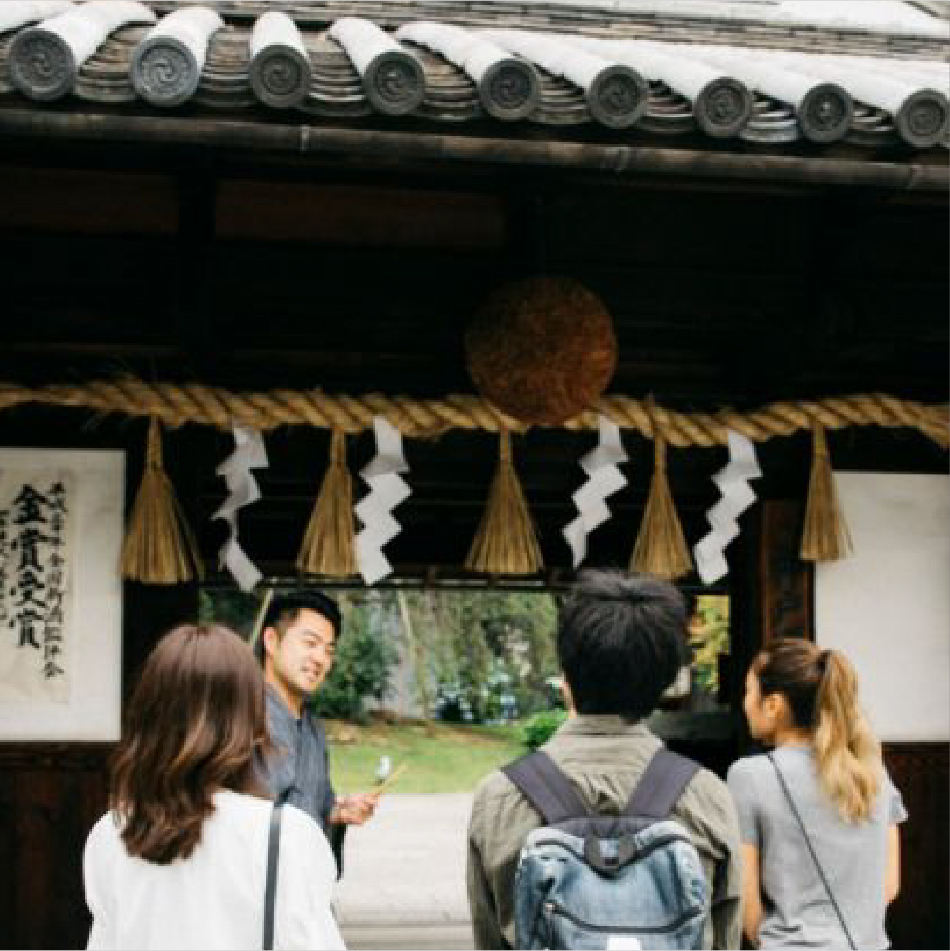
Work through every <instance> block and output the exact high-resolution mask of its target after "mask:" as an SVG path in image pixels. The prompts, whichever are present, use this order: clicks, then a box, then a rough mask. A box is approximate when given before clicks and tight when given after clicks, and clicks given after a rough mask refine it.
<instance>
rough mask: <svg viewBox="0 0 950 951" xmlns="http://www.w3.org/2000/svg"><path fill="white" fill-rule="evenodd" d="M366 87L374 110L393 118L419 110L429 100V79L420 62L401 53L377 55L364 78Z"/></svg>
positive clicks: (391, 51) (392, 52) (389, 52)
mask: <svg viewBox="0 0 950 951" xmlns="http://www.w3.org/2000/svg"><path fill="white" fill-rule="evenodd" d="M363 88H364V90H365V92H366V97H367V98H368V99H369V101H370V102H371V103H372V105H373V108H374V109H376V110H378V111H379V112H383V113H385V114H386V115H390V116H402V115H405V114H406V113H408V112H412V111H413V110H414V109H416V108H417V107H418V106H419V105H420V104H421V103H422V100H423V99H424V98H425V93H426V77H425V73H424V72H423V69H422V66H421V65H420V63H419V61H418V60H417V59H416V58H415V57H414V56H411V55H410V54H409V53H405V52H402V51H400V50H386V52H384V53H379V54H378V55H377V56H374V57H373V59H372V61H371V62H370V64H369V66H367V67H366V73H365V74H364V76H363Z"/></svg>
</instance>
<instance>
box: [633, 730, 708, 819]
mask: <svg viewBox="0 0 950 951" xmlns="http://www.w3.org/2000/svg"><path fill="white" fill-rule="evenodd" d="M698 770H699V764H698V763H694V762H693V761H692V760H691V759H687V758H686V757H685V756H680V755H679V754H678V753H674V752H672V751H671V750H668V749H666V747H665V746H661V747H660V748H659V749H658V750H657V751H656V752H655V753H654V754H653V758H652V759H651V760H650V762H649V763H648V764H647V768H646V769H645V770H644V772H643V775H642V776H641V777H640V782H638V783H637V785H636V788H635V789H634V790H633V793H632V795H631V796H630V801H629V802H628V803H627V808H626V809H624V811H623V814H624V815H625V816H644V817H645V818H649V819H665V818H666V817H667V816H669V814H670V813H671V812H672V811H673V807H674V806H675V805H676V803H677V802H678V801H679V798H680V796H682V795H683V790H684V789H686V787H687V786H688V785H689V781H690V780H691V779H692V778H693V776H695V775H696V773H697V771H698Z"/></svg>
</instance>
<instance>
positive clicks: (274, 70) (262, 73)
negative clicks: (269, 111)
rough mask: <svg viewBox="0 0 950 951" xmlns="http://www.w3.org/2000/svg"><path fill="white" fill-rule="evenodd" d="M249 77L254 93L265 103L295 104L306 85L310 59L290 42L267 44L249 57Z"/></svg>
mask: <svg viewBox="0 0 950 951" xmlns="http://www.w3.org/2000/svg"><path fill="white" fill-rule="evenodd" d="M250 78H251V88H252V89H253V90H254V95H255V96H257V98H258V99H259V100H260V101H261V102H263V103H264V104H265V105H267V106H273V107H274V108H276V109H286V108H289V107H291V106H297V105H299V104H300V103H301V102H303V101H304V99H306V98H307V92H308V91H309V89H310V78H311V69H310V60H309V59H308V58H307V57H306V56H304V55H303V54H302V53H301V52H300V50H297V49H294V48H293V47H292V46H283V45H278V44H275V45H273V46H268V47H267V48H266V49H263V50H261V52H260V53H258V54H257V56H255V57H254V59H253V60H252V61H251V69H250Z"/></svg>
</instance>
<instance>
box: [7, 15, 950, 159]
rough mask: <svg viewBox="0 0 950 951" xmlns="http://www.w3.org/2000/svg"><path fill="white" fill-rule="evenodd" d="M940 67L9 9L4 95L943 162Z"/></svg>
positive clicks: (284, 19)
mask: <svg viewBox="0 0 950 951" xmlns="http://www.w3.org/2000/svg"><path fill="white" fill-rule="evenodd" d="M948 77H950V69H948V66H947V64H946V63H941V62H936V61H924V60H917V59H912V60H900V59H895V58H884V57H858V56H844V55H833V54H809V53H801V52H791V51H776V50H764V49H751V48H744V47H736V46H712V45H699V44H683V43H679V44H677V43H662V42H658V41H646V40H628V39H624V40H609V39H604V38H598V37H593V36H584V35H578V34H557V33H537V32H528V31H524V30H514V29H478V30H472V29H466V28H464V27H461V26H456V25H452V24H447V23H436V22H428V21H419V22H408V23H405V24H403V25H402V26H400V27H399V28H398V29H396V30H395V31H394V32H392V33H390V32H387V31H385V30H383V29H381V28H380V27H378V26H376V25H375V24H373V23H372V22H370V21H368V20H363V19H358V18H354V17H346V18H343V19H339V20H337V21H336V22H335V23H333V24H332V26H330V28H329V29H327V30H323V31H319V32H310V31H308V32H306V33H301V31H300V30H299V29H298V27H297V26H296V24H295V23H294V22H293V20H292V19H291V18H290V17H288V16H286V15H285V14H283V13H280V12H275V11H270V12H268V13H265V14H264V15H262V16H261V17H260V18H258V19H257V20H256V21H255V22H254V24H253V26H252V28H250V29H248V28H247V27H242V26H236V25H227V24H226V23H225V22H224V21H223V20H222V18H221V17H220V16H219V15H218V13H216V12H215V11H213V10H210V9H207V8H204V7H200V6H189V7H187V8H185V9H181V10H176V11H175V12H172V13H170V14H168V15H167V16H165V17H162V18H161V19H158V18H157V17H156V15H155V14H154V13H153V12H152V11H151V10H150V9H149V8H148V7H146V6H144V5H143V4H141V3H137V2H132V0H90V2H88V3H82V4H76V3H70V2H60V0H53V2H24V0H12V2H9V0H8V2H5V3H3V4H2V5H0V91H10V90H11V89H16V90H18V91H19V92H21V93H23V94H24V95H26V96H28V97H29V98H30V99H33V100H37V101H41V102H48V101H53V100H57V99H60V98H62V97H65V96H68V95H70V94H72V95H75V96H78V97H80V98H82V99H87V100H91V101H96V102H101V103H121V102H131V101H134V100H135V99H136V98H140V99H144V100H146V101H147V102H149V103H151V104H152V105H154V106H157V107H160V108H173V107H176V106H181V105H182V104H184V103H187V102H196V103H198V104H201V105H206V106H211V107H215V108H220V109H234V108H246V107H252V106H254V105H255V104H256V103H262V104H264V105H266V106H268V107H271V108H277V109H299V110H303V111H305V112H309V113H313V114H317V115H325V116H337V117H348V116H360V115H368V114H372V113H373V112H377V113H382V114H385V115H409V114H412V115H416V116H422V117H428V118H433V119H438V120H445V121H452V120H455V121H464V120H468V119H473V118H477V117H479V116H483V115H485V114H487V115H489V116H492V117H494V118H495V119H496V120H499V121H517V120H529V121H533V122H539V123H546V124H552V125H573V124H578V123H585V122H586V123H589V122H594V123H599V124H601V125H603V126H606V127H609V128H612V129H630V128H633V127H638V128H642V129H646V130H648V131H651V132H656V133H664V132H668V133H682V132H689V131H694V130H695V129H697V128H699V129H701V130H702V131H703V132H704V133H706V134H707V135H709V136H712V137H714V138H729V137H734V136H738V137H740V138H743V139H746V140H750V141H759V142H767V143H772V144H782V143H787V142H793V141H796V140H798V139H808V140H811V141H813V142H818V143H831V142H835V141H838V140H841V139H845V138H847V139H849V140H851V141H854V142H858V143H862V144H867V145H878V144H886V143H888V142H891V141H896V140H898V139H899V140H902V141H903V142H905V143H907V144H908V145H910V146H912V147H914V148H917V149H926V148H930V147H932V146H934V145H937V144H941V143H942V144H947V139H948V130H950V107H948V101H947V96H946V95H945V93H944V92H943V91H942V90H944V89H946V88H947V80H948Z"/></svg>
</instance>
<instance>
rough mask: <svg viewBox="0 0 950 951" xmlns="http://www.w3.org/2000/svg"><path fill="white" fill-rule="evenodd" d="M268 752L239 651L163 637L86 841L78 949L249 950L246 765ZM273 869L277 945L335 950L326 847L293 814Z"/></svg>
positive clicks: (256, 822) (252, 856)
mask: <svg viewBox="0 0 950 951" xmlns="http://www.w3.org/2000/svg"><path fill="white" fill-rule="evenodd" d="M266 745H267V720H266V713H265V703H264V681H263V677H262V675H261V672H260V668H259V666H258V664H257V661H256V659H255V658H254V655H253V653H252V652H251V649H250V648H249V647H248V646H247V645H246V644H245V643H244V642H243V641H242V640H241V639H240V638H239V637H238V636H237V634H235V633H233V632H232V631H230V630H228V629H227V628H225V627H221V626H219V625H214V624H211V625H197V626H196V625H191V624H186V625H182V626H180V627H176V628H174V629H173V630H171V631H169V632H168V633H167V634H166V635H165V636H164V637H163V638H162V639H161V641H160V642H159V643H158V645H157V646H156V647H155V649H154V650H153V651H152V653H151V655H150V656H149V658H148V660H147V661H146V663H145V667H144V669H143V672H142V676H141V679H140V680H139V683H138V685H137V687H136V689H135V692H134V694H133V696H132V699H131V702H130V704H129V708H128V712H127V718H126V725H125V730H124V732H123V736H122V740H121V742H120V743H119V746H118V748H117V751H116V755H115V758H114V760H113V768H112V785H111V795H110V810H109V812H107V813H106V815H104V816H103V817H102V818H101V819H100V820H99V822H98V823H96V825H95V826H94V828H93V829H92V831H91V832H90V833H89V838H88V840H87V842H86V851H85V855H84V860H83V873H84V879H85V887H86V901H87V904H88V906H89V910H90V911H91V912H92V916H93V923H92V930H91V932H90V935H89V945H88V946H89V947H90V948H221V949H225V948H254V947H257V948H259V947H261V944H262V941H263V934H264V928H263V924H264V891H265V872H266V862H267V846H268V830H269V826H270V820H271V813H272V809H273V804H272V803H271V802H270V800H269V799H268V797H267V794H266V792H264V790H263V787H262V786H261V785H260V781H259V779H258V776H257V773H256V767H255V760H254V756H255V751H257V750H259V749H262V748H264V747H266ZM277 870H278V871H277V891H276V895H277V898H276V909H275V915H274V919H275V924H274V943H275V946H276V947H278V948H340V947H342V946H343V943H342V940H341V938H340V934H339V931H338V929H337V926H336V923H335V921H334V919H333V916H332V914H331V912H330V892H331V889H332V885H333V880H334V878H335V872H336V869H335V864H334V860H333V857H332V854H331V852H330V848H329V845H328V844H327V841H326V839H325V837H324V835H323V833H322V831H321V830H320V828H319V826H317V824H316V823H315V822H314V821H313V820H312V819H311V818H310V817H309V816H307V815H306V814H305V813H303V812H301V811H300V810H299V809H296V808H295V807H293V806H285V807H283V816H282V820H281V833H280V851H279V862H278V866H277Z"/></svg>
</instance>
